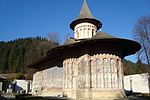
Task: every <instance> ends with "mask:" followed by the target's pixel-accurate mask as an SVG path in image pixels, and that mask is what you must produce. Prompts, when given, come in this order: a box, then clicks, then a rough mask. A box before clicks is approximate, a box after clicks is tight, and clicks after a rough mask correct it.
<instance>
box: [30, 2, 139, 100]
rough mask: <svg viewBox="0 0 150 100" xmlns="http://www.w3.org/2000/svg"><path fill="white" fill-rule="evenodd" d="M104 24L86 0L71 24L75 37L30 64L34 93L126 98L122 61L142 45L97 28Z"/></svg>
mask: <svg viewBox="0 0 150 100" xmlns="http://www.w3.org/2000/svg"><path fill="white" fill-rule="evenodd" d="M101 27H102V23H101V22H100V21H99V20H97V19H96V18H95V17H93V15H92V14H91V12H90V9H89V7H88V5H87V2H86V0H84V1H83V5H82V8H81V11H80V14H79V16H78V17H77V19H75V20H74V21H73V22H72V23H71V24H70V28H71V29H72V30H73V31H74V37H73V38H68V40H67V41H66V42H65V43H64V44H63V45H61V46H57V47H54V48H52V49H50V50H48V51H47V53H46V56H45V57H44V58H42V59H41V60H39V61H37V62H34V63H32V64H31V65H30V67H32V68H36V69H37V72H36V73H35V74H34V76H33V90H32V92H33V95H41V96H63V97H67V98H68V99H72V100H81V99H82V100H104V99H110V100H116V99H118V98H124V97H125V92H124V87H123V85H124V84H123V83H124V82H123V76H124V74H123V63H122V60H123V58H124V57H125V56H128V55H132V54H135V53H136V52H137V51H139V50H140V48H141V46H140V44H139V43H137V42H136V41H133V40H128V39H122V38H117V37H114V36H111V35H109V34H107V33H105V32H101V31H98V30H100V29H101Z"/></svg>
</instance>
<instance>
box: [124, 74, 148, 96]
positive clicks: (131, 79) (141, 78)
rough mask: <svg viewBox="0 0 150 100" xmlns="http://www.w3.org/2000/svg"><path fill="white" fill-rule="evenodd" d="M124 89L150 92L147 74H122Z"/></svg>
mask: <svg viewBox="0 0 150 100" xmlns="http://www.w3.org/2000/svg"><path fill="white" fill-rule="evenodd" d="M124 89H125V90H128V91H130V90H132V91H133V92H141V93H150V87H149V74H148V73H143V74H134V75H127V76H124Z"/></svg>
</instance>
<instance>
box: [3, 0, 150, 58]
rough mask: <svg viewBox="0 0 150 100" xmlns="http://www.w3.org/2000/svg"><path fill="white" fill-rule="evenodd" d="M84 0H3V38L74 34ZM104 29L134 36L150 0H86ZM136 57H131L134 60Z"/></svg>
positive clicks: (148, 7) (122, 36) (147, 10)
mask: <svg viewBox="0 0 150 100" xmlns="http://www.w3.org/2000/svg"><path fill="white" fill-rule="evenodd" d="M82 2H83V0H0V41H9V40H14V39H16V38H24V37H35V36H42V37H46V36H47V33H49V32H56V33H59V37H60V39H61V42H63V41H64V39H65V37H66V33H70V34H73V31H72V30H71V29H70V28H69V24H70V23H71V22H72V21H73V20H74V19H76V18H77V16H78V15H79V12H80V9H81V6H82ZM87 3H88V5H89V8H90V10H91V12H92V15H93V16H94V17H95V18H97V19H98V20H100V21H101V22H102V23H103V27H102V31H104V32H107V33H109V34H111V35H114V36H116V37H120V38H126V39H132V38H133V37H132V30H133V28H134V24H135V23H136V21H137V19H138V18H139V17H141V16H145V15H150V0H87ZM134 58H135V56H130V57H129V59H131V60H134Z"/></svg>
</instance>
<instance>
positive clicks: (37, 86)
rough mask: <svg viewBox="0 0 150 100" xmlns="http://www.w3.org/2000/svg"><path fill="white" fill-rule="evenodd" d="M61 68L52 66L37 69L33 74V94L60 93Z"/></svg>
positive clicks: (56, 94) (50, 94)
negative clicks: (40, 69)
mask: <svg viewBox="0 0 150 100" xmlns="http://www.w3.org/2000/svg"><path fill="white" fill-rule="evenodd" d="M62 79H63V74H62V68H59V67H53V68H49V69H45V70H42V71H38V72H36V73H35V74H34V76H33V84H32V86H33V87H32V93H33V94H34V95H44V96H46V95H48V96H58V95H62Z"/></svg>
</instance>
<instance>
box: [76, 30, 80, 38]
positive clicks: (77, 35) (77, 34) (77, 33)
mask: <svg viewBox="0 0 150 100" xmlns="http://www.w3.org/2000/svg"><path fill="white" fill-rule="evenodd" d="M76 38H79V32H78V30H77V32H76Z"/></svg>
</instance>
